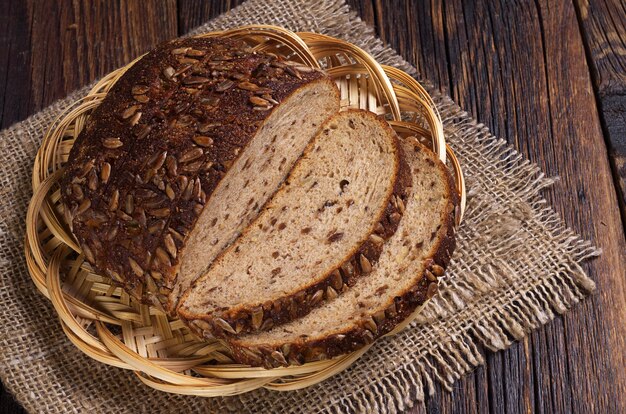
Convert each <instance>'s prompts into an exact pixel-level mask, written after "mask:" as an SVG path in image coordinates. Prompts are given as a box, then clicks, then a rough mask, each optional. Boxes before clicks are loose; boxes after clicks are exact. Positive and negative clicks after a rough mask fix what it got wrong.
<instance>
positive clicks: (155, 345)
mask: <svg viewBox="0 0 626 414" xmlns="http://www.w3.org/2000/svg"><path fill="white" fill-rule="evenodd" d="M217 35H219V36H228V37H233V38H238V39H241V40H244V41H245V42H246V43H248V44H249V45H250V46H251V47H253V48H254V49H255V50H258V51H262V52H265V53H275V54H277V55H281V56H284V57H285V58H286V59H288V60H292V61H298V62H301V63H302V64H305V65H308V66H312V67H317V68H322V69H324V70H325V71H326V72H327V73H328V74H329V75H330V76H331V77H332V78H333V79H334V80H335V81H336V83H337V85H338V86H339V88H340V91H341V107H342V109H346V108H362V109H367V110H370V111H372V112H374V113H377V114H379V115H382V116H384V117H385V118H386V119H387V120H388V121H389V123H390V125H391V126H392V127H393V128H394V129H395V130H396V132H397V133H398V135H399V136H400V137H407V136H416V137H418V139H420V141H422V142H423V143H425V144H426V145H428V146H429V147H430V148H432V149H433V151H434V152H435V153H436V154H437V155H438V156H439V158H440V159H441V160H442V161H444V162H446V161H447V162H448V164H449V165H450V166H451V168H452V171H453V172H454V175H455V179H456V183H457V188H458V189H459V192H460V194H461V200H462V201H461V209H460V214H459V215H458V219H459V220H460V219H461V217H462V213H463V210H464V207H465V187H464V182H463V176H462V173H461V169H460V166H459V164H458V161H457V160H456V157H455V156H454V154H453V153H452V151H451V150H450V148H449V147H447V146H446V143H445V140H444V136H443V127H442V124H441V120H440V117H439V114H438V112H437V109H436V107H435V105H434V103H433V101H432V99H431V98H430V96H429V95H428V94H427V93H426V91H425V90H424V89H423V88H422V87H421V86H420V85H419V83H417V82H416V81H415V80H414V79H413V78H412V77H411V76H409V75H407V74H406V73H404V72H402V71H400V70H398V69H395V68H393V67H389V66H381V65H379V64H378V63H377V62H376V61H375V60H374V59H373V58H372V57H371V56H369V55H368V54H367V53H365V52H364V51H363V50H361V49H359V48H358V47H356V46H354V45H352V44H350V43H347V42H345V41H342V40H338V39H334V38H331V37H328V36H324V35H319V34H315V33H293V32H290V31H287V30H285V29H282V28H279V27H275V26H247V27H243V28H238V29H233V30H229V31H225V32H213V33H208V34H204V35H202V36H217ZM134 63H135V62H131V63H130V64H129V65H127V66H126V67H124V68H121V69H119V70H117V71H114V72H112V73H110V74H109V75H107V76H106V77H104V78H103V79H102V80H101V81H100V82H98V83H97V84H96V85H95V86H94V87H93V88H92V90H91V91H89V93H88V94H87V96H85V97H84V98H82V99H80V100H78V101H77V102H75V103H74V105H72V106H71V107H69V108H68V109H67V110H66V111H65V112H64V113H63V114H62V115H61V116H60V117H59V118H58V119H57V120H56V121H55V122H54V123H53V124H52V125H51V126H50V128H49V130H48V132H47V134H46V135H45V137H44V139H43V142H42V145H41V148H40V149H39V152H38V154H37V157H36V159H35V165H34V168H33V177H32V186H33V197H32V200H31V203H30V205H29V209H28V214H27V217H26V224H27V229H26V240H25V255H26V260H27V265H28V269H29V272H30V275H31V277H32V279H33V281H34V283H35V285H36V286H37V288H38V289H39V290H40V291H41V292H42V293H43V294H44V295H45V296H46V297H47V298H49V299H50V301H51V302H52V304H53V306H54V308H55V310H56V312H57V313H58V315H59V319H60V323H61V327H62V329H63V331H64V332H65V334H66V335H67V337H68V338H69V339H70V341H72V343H73V344H74V345H76V347H77V348H79V349H80V350H81V351H82V352H84V353H85V354H87V355H89V356H90V357H92V358H94V359H96V360H98V361H100V362H102V363H105V364H109V365H113V366H116V367H120V368H124V369H130V370H133V371H135V372H136V374H137V375H138V377H139V379H140V380H141V381H142V382H144V383H145V384H147V385H149V386H151V387H153V388H156V389H159V390H163V391H167V392H174V393H179V394H191V395H199V396H207V397H212V396H226V395H234V394H239V393H243V392H247V391H251V390H253V389H256V388H259V387H265V388H268V389H273V390H293V389H298V388H303V387H307V386H310V385H313V384H315V383H318V382H320V381H322V380H324V379H326V378H328V377H329V376H331V375H334V374H336V373H338V372H341V371H342V370H344V369H346V368H347V367H349V366H350V364H352V363H353V362H354V361H356V360H357V359H358V358H359V357H360V356H361V355H362V354H363V353H364V352H366V351H367V349H369V346H368V347H365V348H362V349H361V350H359V351H356V352H353V353H351V354H347V355H344V356H340V357H338V358H334V359H331V360H326V361H318V362H310V363H307V364H304V365H302V366H294V367H286V368H276V369H272V370H266V369H264V368H250V367H247V366H243V365H238V364H236V363H234V362H233V360H232V359H231V358H230V355H229V352H228V349H227V348H226V347H225V346H224V345H223V344H222V343H221V342H220V341H217V340H214V341H210V342H207V341H201V340H199V339H198V338H196V337H195V336H194V335H192V334H191V333H190V331H189V330H188V329H187V328H186V327H185V326H184V325H183V324H182V323H181V322H180V321H179V320H178V319H173V318H168V317H167V316H166V315H165V314H163V313H161V312H160V311H158V310H156V309H155V308H153V307H151V306H148V305H145V304H142V303H140V302H138V301H136V300H134V299H132V298H131V297H130V296H129V295H128V294H127V293H126V292H124V291H123V290H122V289H121V288H120V287H118V286H116V285H115V284H114V283H113V282H112V281H111V280H110V278H108V277H105V276H101V275H99V274H97V273H95V272H94V270H93V269H92V267H91V266H90V265H89V263H88V262H87V261H85V259H84V256H83V255H82V254H81V252H80V248H79V246H78V245H77V243H76V241H75V240H74V238H73V236H72V235H71V233H70V232H69V230H68V227H67V225H66V223H65V222H64V219H63V207H62V205H61V202H60V190H59V186H58V180H59V178H60V176H61V174H62V172H63V166H64V164H65V163H66V161H67V158H68V156H69V152H70V149H71V147H72V145H73V143H74V140H75V138H76V137H77V136H78V135H79V133H80V131H81V130H82V129H83V127H84V126H85V123H86V120H87V119H88V117H89V115H90V113H91V112H92V111H93V110H94V109H95V108H96V107H97V106H98V105H99V104H100V103H101V102H102V100H103V99H104V97H105V96H106V94H107V92H108V91H109V90H110V89H111V87H112V86H113V85H114V84H115V82H116V81H117V80H118V79H119V78H120V77H121V76H122V75H123V74H124V72H125V71H126V70H127V69H128V68H129V67H130V66H132V65H133V64H134ZM411 319H412V318H409V319H407V320H406V321H405V322H404V323H403V324H401V325H400V326H398V327H397V328H396V329H395V330H394V331H393V332H391V333H390V335H393V334H394V333H396V332H398V331H399V330H401V329H403V328H404V327H405V326H406V325H408V323H409V322H410V320H411Z"/></svg>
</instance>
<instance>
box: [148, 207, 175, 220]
mask: <svg viewBox="0 0 626 414" xmlns="http://www.w3.org/2000/svg"><path fill="white" fill-rule="evenodd" d="M148 214H150V215H151V216H152V217H159V218H161V217H167V216H169V214H170V209H169V208H167V207H164V208H158V209H156V210H148Z"/></svg>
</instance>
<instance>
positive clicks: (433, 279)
mask: <svg viewBox="0 0 626 414" xmlns="http://www.w3.org/2000/svg"><path fill="white" fill-rule="evenodd" d="M424 273H425V274H426V279H428V280H429V281H430V282H436V281H437V276H435V275H433V274H432V273H431V272H430V271H429V270H425V271H424Z"/></svg>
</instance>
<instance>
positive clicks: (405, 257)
mask: <svg viewBox="0 0 626 414" xmlns="http://www.w3.org/2000/svg"><path fill="white" fill-rule="evenodd" d="M403 147H404V148H405V153H406V154H407V159H408V162H409V165H410V169H411V172H412V174H413V188H412V195H410V196H409V201H408V202H407V204H406V210H405V213H404V216H403V218H402V222H401V223H400V226H399V227H398V230H397V232H396V233H395V234H394V235H393V236H392V237H391V238H390V239H389V240H388V241H387V242H386V243H385V246H384V250H383V252H382V255H381V256H380V259H379V262H378V264H377V265H375V266H374V268H373V270H372V272H371V274H369V275H368V277H365V278H361V279H359V280H358V281H357V282H356V284H355V285H354V286H353V287H352V288H351V289H349V290H348V291H347V292H345V293H344V294H343V295H341V296H338V297H337V298H335V299H334V300H331V301H328V302H326V303H324V304H323V305H320V306H319V307H317V308H316V309H313V310H312V311H311V312H310V313H309V314H308V315H306V316H304V317H303V318H300V319H298V320H295V321H293V322H291V323H288V324H285V325H282V326H278V327H274V328H273V329H270V330H269V331H267V332H261V333H258V334H248V335H243V336H240V337H237V338H229V339H228V344H229V345H230V346H231V347H232V350H233V354H234V356H235V359H236V360H237V361H238V362H240V363H245V364H249V365H254V366H265V367H267V368H271V367H277V366H287V365H290V364H301V363H304V362H307V361H312V360H321V359H326V358H331V357H334V356H337V355H340V354H343V353H347V352H350V351H354V350H356V349H358V348H360V347H362V346H364V345H366V344H369V343H371V342H372V341H373V340H374V339H375V338H377V337H379V336H381V335H384V334H385V333H387V332H390V331H391V330H392V329H393V328H394V327H395V326H396V325H397V324H398V323H400V322H401V321H402V320H404V319H405V318H406V317H408V316H409V315H410V314H411V313H412V312H413V311H414V310H415V309H416V308H417V307H418V306H420V305H421V304H423V303H424V302H425V301H426V300H427V299H428V298H430V297H431V296H432V295H433V294H434V293H435V291H436V289H437V277H439V276H441V275H442V274H443V271H444V268H445V267H446V266H447V264H448V261H449V259H450V256H451V254H452V251H453V249H454V220H455V211H456V206H457V205H458V195H457V193H456V190H455V186H454V183H453V181H452V178H451V176H450V174H449V172H448V170H447V168H446V166H445V165H443V164H442V163H441V162H440V161H439V160H438V159H437V158H436V157H435V155H434V154H433V153H432V152H431V151H429V150H427V149H426V148H425V147H423V146H422V145H420V144H419V143H417V141H416V140H415V141H413V142H406V141H405V142H403Z"/></svg>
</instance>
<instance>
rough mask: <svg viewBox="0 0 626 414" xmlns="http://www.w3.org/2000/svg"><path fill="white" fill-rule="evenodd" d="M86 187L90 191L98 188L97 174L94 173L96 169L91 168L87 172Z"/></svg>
mask: <svg viewBox="0 0 626 414" xmlns="http://www.w3.org/2000/svg"><path fill="white" fill-rule="evenodd" d="M87 187H88V188H89V189H90V190H91V191H95V190H96V188H98V174H96V170H91V172H90V173H89V178H88V180H87Z"/></svg>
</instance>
